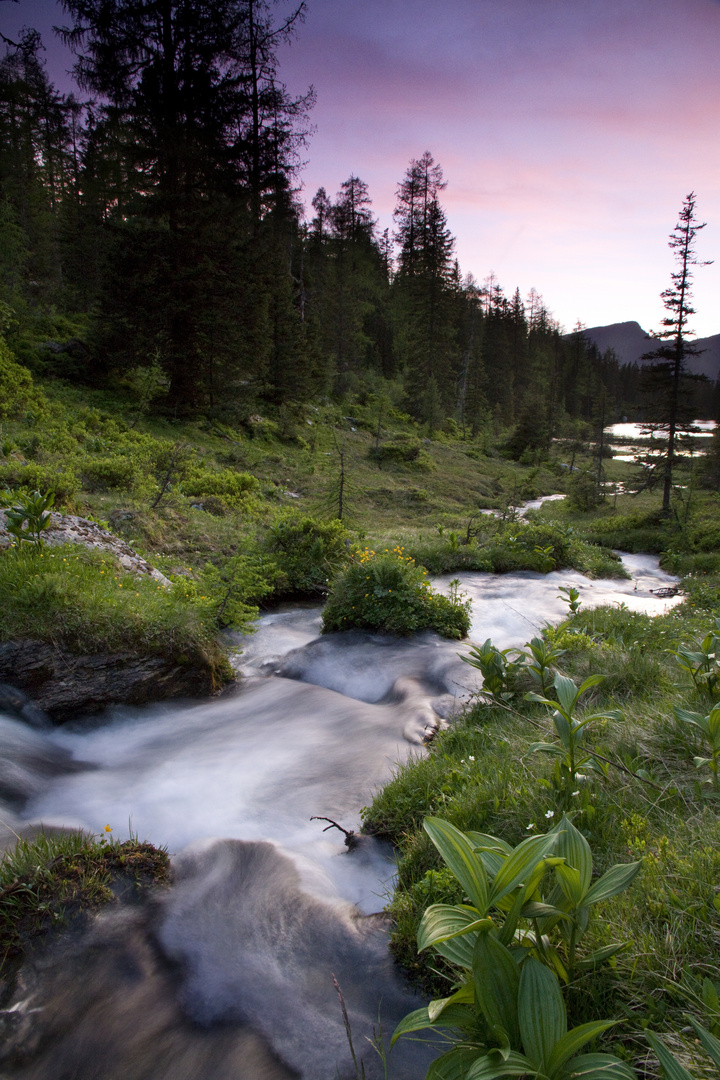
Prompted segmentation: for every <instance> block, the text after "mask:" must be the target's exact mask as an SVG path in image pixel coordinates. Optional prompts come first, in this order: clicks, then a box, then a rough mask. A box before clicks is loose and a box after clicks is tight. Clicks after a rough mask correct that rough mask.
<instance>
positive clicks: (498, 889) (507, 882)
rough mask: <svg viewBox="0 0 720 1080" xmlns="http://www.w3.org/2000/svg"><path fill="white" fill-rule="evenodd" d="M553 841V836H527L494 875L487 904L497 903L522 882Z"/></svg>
mask: <svg viewBox="0 0 720 1080" xmlns="http://www.w3.org/2000/svg"><path fill="white" fill-rule="evenodd" d="M554 843H555V838H554V836H529V837H528V838H527V839H526V840H523V841H522V842H521V843H520V844H518V846H517V847H516V848H515V850H514V851H513V853H512V854H511V855H508V856H507V858H506V859H505V861H504V862H503V865H502V867H501V868H500V870H498V872H497V874H496V875H495V880H494V882H493V884H492V888H491V889H490V895H489V898H488V903H489V905H492V904H494V903H497V901H498V900H500V899H501V898H502V897H503V896H505V895H506V894H507V893H509V892H512V890H513V889H514V888H516V886H518V885H520V884H521V883H524V882H525V881H526V879H527V876H528V873H529V871H531V870H532V868H533V867H534V866H536V865H537V863H539V862H540V860H541V859H542V858H543V856H544V855H545V854H546V853H547V852H548V851H549V850H550V849H551V848H552V846H553V844H554Z"/></svg>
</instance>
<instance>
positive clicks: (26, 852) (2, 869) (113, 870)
mask: <svg viewBox="0 0 720 1080" xmlns="http://www.w3.org/2000/svg"><path fill="white" fill-rule="evenodd" d="M110 832H111V830H109V829H108V833H107V835H104V836H103V837H102V838H101V839H97V838H95V837H92V836H89V835H88V834H87V833H83V832H71V833H52V834H48V833H45V832H41V833H40V834H39V835H38V836H37V837H36V838H35V839H34V840H19V841H18V843H17V844H16V845H15V847H14V848H13V849H11V850H9V851H7V852H6V853H5V856H4V858H3V859H2V861H1V862H0V974H1V973H2V971H3V967H4V966H5V965H6V964H7V963H8V962H9V961H12V960H17V959H18V958H21V957H22V955H23V954H24V952H25V950H26V948H27V947H28V946H29V945H30V944H31V943H32V942H33V941H34V940H35V939H37V938H39V937H41V936H42V935H44V934H47V933H48V932H49V931H50V930H52V929H54V928H55V927H58V926H63V925H67V923H68V922H69V921H71V920H72V919H74V918H76V917H78V916H79V915H80V914H82V913H85V912H89V911H93V910H96V909H97V908H99V907H102V906H103V905H104V904H107V903H110V902H111V901H113V900H114V898H115V893H114V891H113V889H114V887H115V886H116V885H117V883H121V884H123V885H124V886H125V887H127V886H128V885H129V886H130V887H131V888H132V889H133V890H134V891H135V892H136V893H139V892H140V891H142V890H144V889H147V888H148V887H149V886H151V885H156V884H162V883H164V882H166V881H167V880H168V874H169V858H168V854H167V850H166V849H164V848H155V847H153V846H152V845H151V844H147V843H141V842H140V841H138V840H137V839H131V840H126V841H124V842H119V841H114V840H111V839H109V833H110Z"/></svg>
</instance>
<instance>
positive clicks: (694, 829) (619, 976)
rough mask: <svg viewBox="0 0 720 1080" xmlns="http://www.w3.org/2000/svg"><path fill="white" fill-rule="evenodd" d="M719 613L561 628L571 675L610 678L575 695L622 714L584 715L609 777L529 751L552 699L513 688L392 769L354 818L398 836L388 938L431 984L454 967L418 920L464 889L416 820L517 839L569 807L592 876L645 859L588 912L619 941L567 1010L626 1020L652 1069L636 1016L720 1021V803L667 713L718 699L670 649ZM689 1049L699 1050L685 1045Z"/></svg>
mask: <svg viewBox="0 0 720 1080" xmlns="http://www.w3.org/2000/svg"><path fill="white" fill-rule="evenodd" d="M718 614H720V604H718V596H717V594H714V598H711V599H708V598H707V597H706V598H705V601H704V604H698V602H697V601H693V600H692V599H689V600H687V601H686V602H685V603H683V604H682V605H681V606H679V607H677V608H675V609H673V611H671V612H670V613H668V614H666V615H663V616H659V617H656V618H650V617H649V616H645V615H641V614H636V613H633V612H630V611H627V610H623V609H622V608H618V607H604V608H598V609H596V610H594V611H592V612H587V613H583V612H582V611H581V612H580V613H578V614H577V615H576V616H574V617H573V618H571V619H570V620H568V622H567V623H566V624H564V626H565V629H564V631H563V630H562V628H561V630H560V632H557V631H556V633H555V636H556V638H557V637H560V636H561V634H562V633H564V634H565V637H566V638H569V637H571V636H573V635H572V634H569V633H568V631H580V632H581V633H578V634H576V635H575V636H577V637H578V638H580V640H581V642H582V645H581V647H579V648H576V649H573V650H569V651H568V653H566V655H564V656H563V657H562V658H561V660H560V664H561V666H562V669H563V671H564V673H566V674H569V675H570V676H572V677H573V678H574V679H575V680H576V681H579V680H580V679H581V678H584V677H585V676H586V675H587V674H589V673H594V672H598V673H601V674H604V675H605V676H606V678H605V681H604V682H603V683H601V684H600V686H599V687H597V688H596V689H595V690H594V691H593V692H592V693H591V694H590V695H589V700H588V702H587V704H586V705H585V706H584V707H585V708H587V709H589V710H591V711H592V712H597V711H602V710H609V709H617V710H619V711H620V713H621V717H622V719H620V720H618V721H614V720H611V721H607V722H605V723H597V722H596V723H594V724H593V725H592V726H591V727H589V728H588V736H587V745H589V746H590V747H591V748H592V749H593V750H595V751H596V752H597V753H598V754H600V755H602V757H603V758H605V759H607V762H608V764H605V763H604V762H602V763H601V764H602V765H603V768H604V773H605V775H603V773H602V772H600V773H597V774H592V773H587V777H586V779H584V780H582V779H579V782H578V783H577V785H576V787H575V788H574V793H573V794H572V795H570V794H569V793H568V792H567V791H566V790H564V789H563V786H562V785H561V784H560V783H559V781H558V778H557V776H556V774H555V772H554V769H553V759H552V758H549V757H548V756H546V755H544V754H541V753H536V752H532V749H531V747H532V744H533V743H535V742H537V741H538V740H547V741H550V742H552V741H553V739H556V736H555V734H554V730H553V727H552V723H551V717H550V714H549V710H547V709H546V708H545V707H542V706H539V705H537V704H535V703H532V702H529V701H526V700H525V699H524V696H523V695H522V694H521V695H519V696H518V697H516V698H515V699H514V700H512V701H511V702H509V703H506V704H504V705H500V704H495V703H493V702H487V701H484V700H477V701H476V702H475V703H474V705H473V706H472V707H471V708H470V709H468V711H467V712H466V713H465V715H464V716H462V717H461V718H460V719H459V720H458V721H457V722H456V723H454V724H453V726H452V727H451V728H450V729H449V730H447V731H443V732H441V733H439V735H438V736H437V738H436V740H435V741H434V743H433V744H432V745H431V747H430V751H429V753H428V755H427V757H425V758H422V759H418V758H416V759H413V760H412V761H410V762H409V763H408V764H407V765H406V766H404V767H402V768H400V769H398V770H397V772H396V774H395V776H394V777H393V778H392V779H391V781H390V782H389V783H388V784H387V785H386V786H385V787H384V788H383V789H382V790H380V791H379V792H377V794H376V796H375V798H374V800H373V802H372V804H371V805H370V806H369V807H368V808H366V809H365V811H364V828H365V830H366V831H368V832H371V833H374V834H376V835H379V836H383V837H385V838H386V839H388V840H390V841H392V842H393V843H394V844H395V845H396V847H397V852H398V868H399V869H398V886H397V889H396V891H395V894H394V896H393V898H392V900H391V901H390V905H389V909H388V910H389V911H390V913H391V914H392V915H393V916H394V918H395V923H396V925H395V931H394V935H393V945H392V948H393V951H394V954H395V956H396V957H397V959H398V960H399V962H400V963H401V964H402V965H403V967H404V968H405V969H406V970H408V971H409V972H410V974H411V975H412V976H413V977H414V978H415V979H416V980H417V981H418V983H419V984H420V985H421V987H422V988H423V989H424V990H425V991H426V992H428V993H431V994H433V995H434V996H446V995H447V994H448V993H449V992H450V988H451V986H452V979H453V973H452V971H450V970H449V967H448V966H447V965H446V964H444V962H442V961H439V962H438V960H437V958H434V957H429V956H428V955H427V954H422V955H418V954H417V949H416V945H415V934H416V930H417V925H418V921H419V918H420V916H421V914H422V912H423V910H424V909H425V907H426V906H427V905H428V904H429V903H434V902H444V903H457V902H458V901H459V900H460V899H461V898H459V897H458V896H457V886H456V883H455V882H454V879H453V878H452V876H451V875H449V874H447V872H446V871H445V870H444V868H443V866H442V864H441V863H440V861H439V857H438V855H437V852H436V850H435V848H434V847H433V845H432V844H431V843H430V841H429V839H428V837H427V836H426V834H425V833H424V832H423V831H422V821H423V819H424V818H425V817H426V816H427V815H431V814H432V815H436V816H439V817H443V818H446V819H447V820H449V821H451V822H452V823H453V824H455V825H457V826H458V827H459V828H460V829H462V830H468V829H471V830H477V831H480V832H484V833H490V834H492V835H497V836H500V837H502V838H503V839H504V840H506V841H507V842H508V843H510V844H512V845H515V844H517V843H519V842H520V841H521V840H522V839H523V838H524V837H526V836H528V835H531V834H532V833H533V832H544V831H546V828H547V827H548V826H549V825H550V824H552V821H553V819H557V816H558V815H559V814H561V813H562V812H563V810H571V811H573V812H574V815H575V817H574V821H575V824H576V825H577V826H578V827H579V828H580V829H581V830H582V831H583V833H584V834H585V835H586V837H587V839H588V840H589V842H590V845H591V847H592V850H593V857H594V862H595V871H596V873H597V874H600V873H602V872H603V871H604V870H606V869H607V868H608V867H610V866H611V865H613V864H615V863H622V862H630V861H633V860H636V859H641V860H642V863H643V870H642V873H641V876H640V877H639V878H638V879H636V881H635V882H634V884H633V886H632V887H631V889H630V890H628V892H627V893H624V894H622V895H621V896H620V897H617V898H615V899H614V900H612V901H610V902H608V903H606V904H605V905H603V906H602V907H601V909H600V917H599V919H598V920H597V921H596V923H595V924H594V925H591V929H590V931H589V934H588V937H587V938H586V940H585V942H584V945H586V947H587V950H588V951H590V950H592V949H593V948H597V947H600V946H602V945H604V944H607V943H609V942H610V941H613V940H624V941H626V942H627V943H628V947H627V949H626V950H625V951H623V952H622V953H620V954H619V955H618V956H617V957H616V958H614V959H613V961H612V963H611V964H609V965H606V966H605V967H604V968H601V969H599V970H598V971H596V972H594V973H592V974H587V975H585V976H583V978H582V979H581V981H580V982H579V983H578V984H577V985H576V986H575V987H574V988H573V991H572V993H571V994H570V998H569V1010H570V1014H571V1020H572V1022H573V1023H582V1022H584V1021H586V1020H590V1019H591V1018H594V1017H597V1016H599V1015H603V1016H612V1017H617V1018H622V1019H624V1021H625V1026H624V1028H623V1039H624V1040H625V1043H626V1050H627V1053H628V1055H629V1056H630V1057H631V1058H633V1059H634V1061H635V1064H636V1065H638V1064H640V1068H641V1075H645V1076H648V1077H649V1076H654V1075H656V1074H655V1073H654V1072H653V1068H652V1067H649V1071H646V1072H643V1071H642V1070H643V1069H644V1068H645V1066H644V1065H643V1064H642V1062H644V1061H646V1060H647V1044H646V1043H645V1042H644V1041H643V1039H642V1031H643V1030H644V1029H646V1028H650V1029H652V1030H656V1031H658V1032H660V1033H666V1032H667V1031H668V1030H669V1029H674V1030H675V1031H681V1030H682V1029H683V1028H684V1026H685V1024H686V1020H685V1014H687V1013H690V1014H692V1015H693V1016H695V1017H696V1018H697V1019H698V1020H699V1021H700V1023H702V1024H704V1025H705V1026H706V1027H710V1028H711V1029H712V1030H715V1031H716V1032H717V1030H718V1025H720V1012H719V1011H717V1010H716V1009H715V1007H714V1006H712V1003H710V1004H708V1002H709V1001H710V1002H711V996H710V997H709V996H708V994H707V990H706V992H705V995H704V997H703V983H704V980H710V982H711V983H714V984H716V985H717V982H718V974H717V955H718V947H719V946H720V814H719V813H718V811H720V805H719V804H718V802H717V800H716V799H715V798H714V796H713V791H712V786H711V783H710V778H711V777H710V770H709V768H708V767H701V768H696V767H695V765H694V763H693V757H694V756H697V755H700V756H702V755H703V754H705V753H706V752H707V751H706V748H704V747H703V743H702V738H701V736H700V735H699V733H697V734H696V733H694V732H693V731H692V730H689V729H688V726H687V725H683V724H681V723H680V721H678V720H676V719H675V717H674V714H673V705H680V706H682V707H685V708H688V709H692V710H696V711H700V712H702V713H703V714H704V713H707V712H709V710H710V708H711V704H712V703H711V701H710V699H709V697H708V695H707V694H704V693H699V692H698V691H697V690H696V689H695V688H694V686H693V685H692V684H691V681H690V679H689V678H687V677H686V676H685V675H684V673H683V672H682V671H681V669H680V667H679V666H678V664H677V662H676V660H675V658H674V656H673V655H672V654H671V652H670V651H669V650H671V649H673V648H675V647H677V645H678V643H681V642H683V643H685V644H688V643H690V642H691V641H693V640H695V639H697V638H699V637H702V635H703V634H704V633H705V632H707V630H708V629H709V628H710V627H711V626H712V620H713V618H714V617H716V616H717V615H718ZM530 688H531V684H530V683H529V682H528V685H527V689H530ZM683 1053H684V1054H685V1055H686V1057H685V1060H686V1061H692V1060H693V1056H694V1055H693V1050H692V1046H691V1047H690V1048H689V1050H688V1048H687V1047H685V1049H684V1051H683ZM688 1053H689V1057H688V1056H687V1055H688ZM698 1061H699V1062H701V1061H702V1055H701V1054H700V1055H698ZM697 1067H698V1068H699V1067H700V1066H699V1065H698V1066H697ZM698 1075H699V1076H702V1075H705V1074H704V1073H702V1072H698Z"/></svg>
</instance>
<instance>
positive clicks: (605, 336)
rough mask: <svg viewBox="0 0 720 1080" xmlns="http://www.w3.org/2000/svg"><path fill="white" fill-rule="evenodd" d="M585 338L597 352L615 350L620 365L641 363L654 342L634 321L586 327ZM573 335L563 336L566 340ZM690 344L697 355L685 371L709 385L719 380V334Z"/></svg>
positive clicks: (689, 358) (688, 361)
mask: <svg viewBox="0 0 720 1080" xmlns="http://www.w3.org/2000/svg"><path fill="white" fill-rule="evenodd" d="M584 334H585V336H586V337H587V338H588V339H589V340H590V341H592V342H593V343H594V344H595V345H596V346H597V347H598V349H599V350H600V352H605V350H606V349H614V350H615V352H616V353H617V356H618V359H619V360H620V363H621V364H639V365H641V366H642V364H644V363H645V361H644V360H643V359H642V355H643V353H646V352H650V351H651V350H652V349H653V348H655V342H656V340H657V339H655V338H651V337H650V335H649V334H648V333H647V332H646V331H645V330H643V328H642V327H641V326H640V323H638V322H634V321H632V320H631V321H628V322H619V323H609V324H608V325H607V326H588V327H587V328H586V329H585V330H584ZM571 336H572V335H570V334H566V335H565V337H571ZM692 344H693V345H694V346H695V347H696V348H698V349H700V350H701V351H700V353H699V355H697V356H689V357H687V367H688V370H689V371H690V372H691V373H692V374H693V375H705V376H706V377H707V378H708V379H710V381H711V382H716V381H717V380H718V378H720V334H713V335H711V336H710V337H705V338H697V339H695V340H693V341H692Z"/></svg>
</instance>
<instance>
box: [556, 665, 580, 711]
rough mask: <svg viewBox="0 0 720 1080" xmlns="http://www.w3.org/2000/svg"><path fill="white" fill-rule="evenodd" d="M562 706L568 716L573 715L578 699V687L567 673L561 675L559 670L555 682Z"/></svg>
mask: <svg viewBox="0 0 720 1080" xmlns="http://www.w3.org/2000/svg"><path fill="white" fill-rule="evenodd" d="M553 686H554V687H555V693H556V694H557V698H558V701H559V702H560V707H561V709H562V710H563V712H564V713H565V714H566V715H567V716H571V715H572V711H573V708H574V707H575V702H576V701H577V699H578V688H577V686H576V685H575V683H574V682H573V681H572V679H568V677H567V675H561V674H560V672H559V671H558V673H557V675H556V676H555V680H554V682H553Z"/></svg>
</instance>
